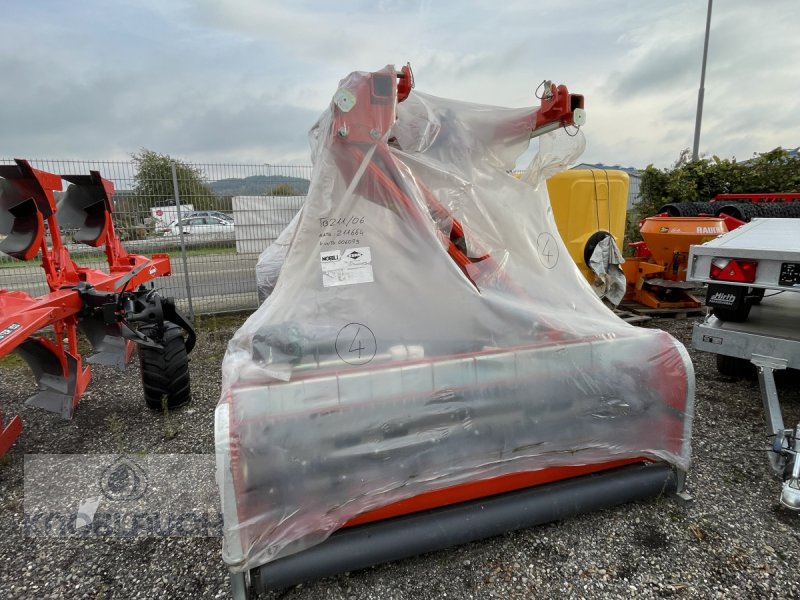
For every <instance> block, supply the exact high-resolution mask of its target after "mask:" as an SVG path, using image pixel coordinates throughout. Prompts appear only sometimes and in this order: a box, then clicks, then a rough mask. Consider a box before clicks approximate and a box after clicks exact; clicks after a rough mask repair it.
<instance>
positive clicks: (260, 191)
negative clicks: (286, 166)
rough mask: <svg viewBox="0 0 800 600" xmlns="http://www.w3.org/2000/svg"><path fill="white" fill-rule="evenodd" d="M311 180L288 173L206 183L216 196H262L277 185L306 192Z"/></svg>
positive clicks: (301, 194)
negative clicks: (291, 175) (288, 186)
mask: <svg viewBox="0 0 800 600" xmlns="http://www.w3.org/2000/svg"><path fill="white" fill-rule="evenodd" d="M310 183H311V182H310V181H309V180H308V179H304V178H302V177H290V176H288V175H253V176H251V177H245V178H243V179H242V178H232V179H220V180H219V181H212V182H210V183H209V184H208V185H209V187H211V189H212V190H214V193H215V194H217V195H218V196H264V195H270V194H271V193H272V190H274V189H275V188H276V187H278V186H283V185H290V186H292V189H293V190H294V191H295V192H296V194H297V195H298V196H305V195H306V194H308V186H309V184H310Z"/></svg>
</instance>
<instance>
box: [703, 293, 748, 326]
mask: <svg viewBox="0 0 800 600" xmlns="http://www.w3.org/2000/svg"><path fill="white" fill-rule="evenodd" d="M752 306H753V304H752V303H751V302H747V300H746V299H745V301H744V302H742V303H741V305H740V306H739V308H721V307H718V306H715V307H713V308H712V309H711V310H712V311H713V312H714V316H715V317H717V318H718V319H719V320H720V321H730V322H731V323H742V322H743V321H746V320H747V317H748V316H749V315H750V307H752Z"/></svg>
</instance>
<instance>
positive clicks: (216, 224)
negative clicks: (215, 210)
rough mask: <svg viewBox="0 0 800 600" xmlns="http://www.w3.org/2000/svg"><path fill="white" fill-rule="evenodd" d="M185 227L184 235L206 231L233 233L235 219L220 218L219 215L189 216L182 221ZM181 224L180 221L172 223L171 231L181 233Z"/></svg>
mask: <svg viewBox="0 0 800 600" xmlns="http://www.w3.org/2000/svg"><path fill="white" fill-rule="evenodd" d="M180 225H181V226H182V227H183V234H184V235H202V234H206V233H229V232H230V233H232V232H233V221H228V220H226V219H220V218H219V217H189V218H186V219H183V220H182V221H181V223H180ZM181 226H179V225H178V222H177V221H175V222H174V223H172V224H170V231H169V232H170V233H171V234H172V235H180V232H181Z"/></svg>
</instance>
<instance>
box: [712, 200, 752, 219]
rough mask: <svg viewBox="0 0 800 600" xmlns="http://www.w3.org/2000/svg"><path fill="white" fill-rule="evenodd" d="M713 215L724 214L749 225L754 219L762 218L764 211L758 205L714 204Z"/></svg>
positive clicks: (744, 203) (739, 203) (747, 203)
mask: <svg viewBox="0 0 800 600" xmlns="http://www.w3.org/2000/svg"><path fill="white" fill-rule="evenodd" d="M714 204H715V206H714V214H715V215H717V216H719V215H721V214H723V213H724V214H726V215H728V216H731V217H733V218H734V219H739V220H740V221H745V222H747V223H749V222H750V221H751V220H752V219H754V218H756V217H761V216H764V209H763V207H762V206H760V205H759V204H755V203H749V202H715V203H714Z"/></svg>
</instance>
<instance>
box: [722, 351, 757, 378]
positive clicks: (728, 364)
mask: <svg viewBox="0 0 800 600" xmlns="http://www.w3.org/2000/svg"><path fill="white" fill-rule="evenodd" d="M717 371H718V372H719V374H720V375H725V376H726V377H735V378H736V379H742V378H743V379H754V378H755V377H756V376H757V375H758V373H757V371H756V366H755V365H754V364H753V363H751V362H750V361H749V360H745V359H743V358H739V357H738V356H726V355H724V354H717Z"/></svg>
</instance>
